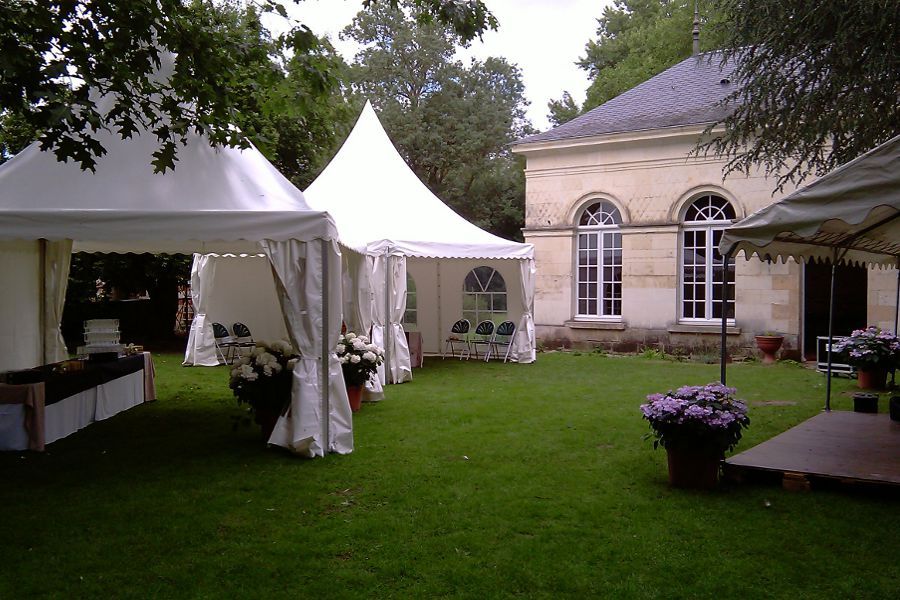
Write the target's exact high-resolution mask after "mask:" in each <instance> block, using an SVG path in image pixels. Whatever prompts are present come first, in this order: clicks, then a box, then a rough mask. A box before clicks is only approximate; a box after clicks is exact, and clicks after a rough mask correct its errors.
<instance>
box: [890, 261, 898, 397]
mask: <svg viewBox="0 0 900 600" xmlns="http://www.w3.org/2000/svg"><path fill="white" fill-rule="evenodd" d="M895 268H896V269H897V293H896V294H895V295H894V335H897V327H898V326H900V323H898V320H900V264H898V265H896V267H895ZM896 377H897V368H896V367H895V368H893V369H891V388H893V387H894V384H895V382H896Z"/></svg>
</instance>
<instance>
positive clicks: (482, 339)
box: [466, 321, 494, 359]
mask: <svg viewBox="0 0 900 600" xmlns="http://www.w3.org/2000/svg"><path fill="white" fill-rule="evenodd" d="M493 337H494V322H493V321H482V322H481V323H479V324H478V327H476V328H475V335H473V336H472V337H471V338H470V339H469V348H470V351H469V354H468V355H466V359H468V358H469V356H471V350H475V358H478V346H486V347H487V350H485V352H490V348H491V339H493Z"/></svg>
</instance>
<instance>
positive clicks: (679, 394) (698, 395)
mask: <svg viewBox="0 0 900 600" xmlns="http://www.w3.org/2000/svg"><path fill="white" fill-rule="evenodd" d="M735 392H736V390H735V389H734V388H731V387H726V386H724V385H722V384H721V383H708V384H706V385H693V386H684V387H680V388H678V389H677V390H675V391H671V390H670V391H668V392H666V393H665V394H650V395H649V396H647V403H646V404H642V405H641V412H642V413H643V415H644V418H645V419H647V421H649V422H650V429H651V430H652V431H653V433H652V435H653V436H655V438H656V439H655V440H654V441H653V447H654V448H658V447H659V446H662V447H663V448H666V449H671V448H675V449H687V450H696V451H703V452H709V453H714V454H717V455H721V454H722V453H724V452H725V450H731V449H733V448H734V447H735V445H737V443H738V441H739V440H740V439H741V434H742V430H743V429H744V428H745V427H747V426H749V425H750V419H749V418H748V417H747V405H746V404H744V403H743V402H741V401H739V400H736V399H735V398H734V394H735Z"/></svg>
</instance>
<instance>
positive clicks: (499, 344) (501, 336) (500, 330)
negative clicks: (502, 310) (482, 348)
mask: <svg viewBox="0 0 900 600" xmlns="http://www.w3.org/2000/svg"><path fill="white" fill-rule="evenodd" d="M515 335H516V324H515V323H513V322H512V321H503V322H502V323H500V324H499V325H497V329H496V331H494V337H493V338H491V344H490V346H488V351H487V354H485V356H484V360H485V362H487V361H489V360H490V359H491V353H492V352H493V353H494V355H495V356H497V357H499V356H500V349H501V348H503V347H504V346H505V347H506V353H505V354H504V355H503V362H506V361H507V360H509V353H510V351H511V350H512V342H513V338H514V337H515Z"/></svg>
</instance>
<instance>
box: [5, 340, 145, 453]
mask: <svg viewBox="0 0 900 600" xmlns="http://www.w3.org/2000/svg"><path fill="white" fill-rule="evenodd" d="M60 364H61V363H57V364H52V365H43V366H40V367H35V368H33V369H25V370H23V371H12V372H9V373H6V375H5V378H6V383H0V450H35V451H38V452H40V451H43V450H44V447H45V446H46V444H49V443H51V442H54V441H56V440H58V439H60V438H64V437H66V436H67V435H69V434H71V433H74V432H76V431H78V430H79V429H83V428H84V427H87V426H88V425H90V424H91V423H93V422H95V421H102V420H103V419H108V418H109V417H111V416H113V415H115V414H118V413H120V412H122V411H124V410H128V409H129V408H132V407H134V406H137V405H138V404H142V403H144V402H149V401H151V400H155V399H156V385H155V381H154V375H155V374H154V370H153V360H152V358H151V356H150V353H149V352H142V353H139V354H136V355H133V356H126V357H124V358H119V359H116V360H111V361H108V362H90V361H86V362H85V363H84V366H83V368H81V369H78V370H70V371H65V372H60Z"/></svg>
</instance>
